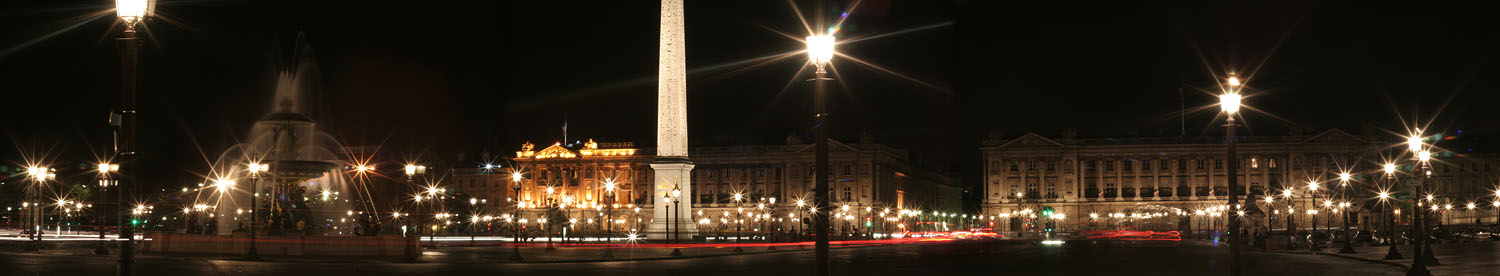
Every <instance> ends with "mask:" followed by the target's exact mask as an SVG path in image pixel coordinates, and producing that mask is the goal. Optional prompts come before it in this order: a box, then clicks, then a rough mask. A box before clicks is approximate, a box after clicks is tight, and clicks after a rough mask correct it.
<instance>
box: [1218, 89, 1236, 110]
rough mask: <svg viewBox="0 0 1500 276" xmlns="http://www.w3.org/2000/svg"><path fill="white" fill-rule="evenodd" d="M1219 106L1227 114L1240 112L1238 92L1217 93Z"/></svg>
mask: <svg viewBox="0 0 1500 276" xmlns="http://www.w3.org/2000/svg"><path fill="white" fill-rule="evenodd" d="M1219 108H1220V109H1223V110H1224V113H1228V114H1234V113H1235V112H1240V94H1238V93H1226V94H1223V95H1219Z"/></svg>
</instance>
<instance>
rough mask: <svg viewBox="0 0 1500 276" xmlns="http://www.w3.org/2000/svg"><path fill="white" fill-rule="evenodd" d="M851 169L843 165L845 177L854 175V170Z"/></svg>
mask: <svg viewBox="0 0 1500 276" xmlns="http://www.w3.org/2000/svg"><path fill="white" fill-rule="evenodd" d="M851 168H852V166H849V165H844V175H846V176H847V175H851V174H854V170H853V169H851Z"/></svg>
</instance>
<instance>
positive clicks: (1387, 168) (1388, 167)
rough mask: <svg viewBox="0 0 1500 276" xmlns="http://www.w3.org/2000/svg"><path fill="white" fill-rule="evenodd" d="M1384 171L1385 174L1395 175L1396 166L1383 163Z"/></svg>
mask: <svg viewBox="0 0 1500 276" xmlns="http://www.w3.org/2000/svg"><path fill="white" fill-rule="evenodd" d="M1384 170H1385V174H1393V173H1396V164H1391V163H1385V168H1384Z"/></svg>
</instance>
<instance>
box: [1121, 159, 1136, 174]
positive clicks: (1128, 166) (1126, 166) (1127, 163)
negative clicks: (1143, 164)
mask: <svg viewBox="0 0 1500 276" xmlns="http://www.w3.org/2000/svg"><path fill="white" fill-rule="evenodd" d="M1132 163H1135V161H1133V160H1130V159H1126V160H1125V161H1124V162H1122V163H1121V164H1120V166H1121V167H1123V169H1125V171H1131V170H1134V168H1131V167H1133V166H1131V164H1132Z"/></svg>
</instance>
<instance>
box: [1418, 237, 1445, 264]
mask: <svg viewBox="0 0 1500 276" xmlns="http://www.w3.org/2000/svg"><path fill="white" fill-rule="evenodd" d="M1422 247H1423V249H1422V251H1423V252H1422V264H1424V265H1442V263H1439V262H1438V259H1437V256H1433V255H1432V243H1431V242H1424V243H1422Z"/></svg>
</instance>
